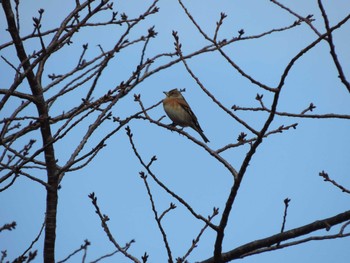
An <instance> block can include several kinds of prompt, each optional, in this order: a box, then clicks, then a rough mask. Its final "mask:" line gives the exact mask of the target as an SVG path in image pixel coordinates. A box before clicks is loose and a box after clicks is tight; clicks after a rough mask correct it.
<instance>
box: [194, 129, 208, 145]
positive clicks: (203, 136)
mask: <svg viewBox="0 0 350 263" xmlns="http://www.w3.org/2000/svg"><path fill="white" fill-rule="evenodd" d="M195 130H196V131H197V132H198V133H199V135H200V136H201V137H202V138H203V140H204V142H205V143H207V142H209V140H208V138H207V137H206V136H205V135H204V133H203V131H202V129H200V128H199V129H195Z"/></svg>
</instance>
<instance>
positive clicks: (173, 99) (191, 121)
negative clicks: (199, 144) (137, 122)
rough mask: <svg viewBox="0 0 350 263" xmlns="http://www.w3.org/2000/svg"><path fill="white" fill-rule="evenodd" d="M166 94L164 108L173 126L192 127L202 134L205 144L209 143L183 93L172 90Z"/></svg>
mask: <svg viewBox="0 0 350 263" xmlns="http://www.w3.org/2000/svg"><path fill="white" fill-rule="evenodd" d="M164 94H165V95H166V98H165V99H164V100H163V107H164V110H165V112H166V114H167V115H168V117H169V118H170V119H171V120H172V121H173V123H172V125H174V126H176V125H179V126H181V127H191V128H192V129H194V130H195V131H196V132H198V133H199V134H200V136H201V137H202V138H203V140H204V142H209V140H208V138H207V137H206V136H205V135H204V133H203V130H202V128H201V126H199V123H198V120H197V117H196V115H194V113H193V111H192V110H191V107H190V105H188V103H187V101H186V100H185V98H184V97H183V96H182V94H181V92H180V91H178V90H177V89H172V90H170V91H168V92H165V91H164Z"/></svg>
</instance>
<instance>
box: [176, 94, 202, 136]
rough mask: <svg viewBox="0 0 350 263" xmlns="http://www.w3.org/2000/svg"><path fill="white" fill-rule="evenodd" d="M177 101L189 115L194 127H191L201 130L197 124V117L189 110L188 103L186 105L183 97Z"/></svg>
mask: <svg viewBox="0 0 350 263" xmlns="http://www.w3.org/2000/svg"><path fill="white" fill-rule="evenodd" d="M178 102H179V104H180V106H181V107H182V108H183V109H184V110H185V111H186V112H187V113H188V114H189V115H190V116H191V119H192V121H193V123H194V125H195V127H192V128H198V129H199V130H201V131H202V128H201V126H199V123H198V120H197V117H196V115H195V114H194V113H193V111H192V110H191V108H190V105H188V103H187V101H186V100H185V99H183V100H179V101H178Z"/></svg>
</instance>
